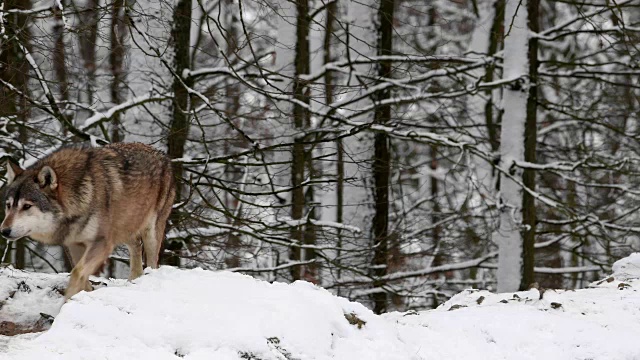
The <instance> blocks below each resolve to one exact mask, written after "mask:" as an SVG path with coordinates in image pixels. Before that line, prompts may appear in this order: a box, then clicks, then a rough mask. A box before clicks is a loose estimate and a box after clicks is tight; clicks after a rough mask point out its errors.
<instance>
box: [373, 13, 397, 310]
mask: <svg viewBox="0 0 640 360" xmlns="http://www.w3.org/2000/svg"><path fill="white" fill-rule="evenodd" d="M394 5H395V4H394V0H382V2H381V4H380V8H379V10H378V21H379V22H378V24H379V30H378V31H379V36H378V55H379V56H385V55H391V54H392V42H393V13H394ZM378 66H379V68H378V75H379V76H380V77H381V78H390V77H391V61H388V60H385V61H381V62H380V64H379V65H378ZM390 97H391V94H390V92H389V90H382V91H378V92H377V93H376V94H375V101H376V102H380V101H382V100H385V99H389V98H390ZM390 118H391V106H390V105H389V104H386V105H378V106H377V107H376V110H375V113H374V123H376V124H385V123H388V122H389V120H390ZM373 146H374V159H373V182H374V202H375V205H374V207H375V213H374V215H373V240H374V253H373V260H372V267H373V271H372V275H373V276H374V278H375V279H376V280H374V283H373V286H374V287H375V288H378V289H379V288H380V287H382V286H383V285H384V284H385V282H384V280H382V279H381V278H382V277H384V276H385V275H386V274H387V265H388V264H387V262H388V257H389V254H388V249H389V229H388V227H389V208H390V206H389V176H390V173H391V154H390V150H389V136H388V135H387V134H386V133H384V132H379V133H376V134H375V137H374V145H373ZM372 300H373V302H374V308H373V311H374V312H375V313H377V314H380V313H383V312H385V311H386V310H387V294H386V293H385V292H383V291H377V292H375V293H374V294H373V295H372Z"/></svg>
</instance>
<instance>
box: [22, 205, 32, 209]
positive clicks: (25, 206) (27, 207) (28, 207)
mask: <svg viewBox="0 0 640 360" xmlns="http://www.w3.org/2000/svg"><path fill="white" fill-rule="evenodd" d="M29 209H31V204H24V205H23V206H22V210H29Z"/></svg>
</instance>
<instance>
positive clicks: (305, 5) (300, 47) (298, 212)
mask: <svg viewBox="0 0 640 360" xmlns="http://www.w3.org/2000/svg"><path fill="white" fill-rule="evenodd" d="M296 11H297V17H296V54H295V75H294V80H293V97H294V98H295V99H296V100H298V101H300V102H303V103H305V104H309V93H308V88H307V86H306V84H305V83H303V82H302V81H301V79H300V76H301V75H303V74H308V73H309V61H310V59H309V29H310V28H309V27H310V24H309V1H308V0H296ZM309 121H310V118H309V111H308V108H307V107H305V106H302V105H300V104H299V103H297V102H296V103H295V104H294V105H293V126H294V127H295V129H296V130H298V131H299V132H302V131H304V129H305V127H306V126H307V125H308V124H309ZM307 155H308V154H307V151H306V149H305V146H304V140H303V136H302V135H301V134H296V136H295V139H294V141H293V149H292V161H291V185H292V187H293V191H292V193H291V218H292V219H294V220H301V219H302V218H303V217H304V210H305V203H306V199H305V192H304V187H303V186H302V183H303V181H304V178H305V167H306V166H307V159H306V157H307ZM309 155H310V154H309ZM291 237H292V240H293V241H295V242H296V243H298V244H306V243H307V242H308V240H311V239H309V234H308V233H307V231H305V226H303V225H299V226H296V227H295V228H294V229H293V230H292V233H291ZM314 257H315V254H314V253H313V251H312V250H310V249H301V248H294V249H292V251H291V260H292V261H300V260H307V259H312V258H314ZM305 271H306V268H305V267H304V266H296V267H293V268H292V270H291V277H292V279H293V280H299V279H303V278H305V277H306V276H308V275H307V274H305ZM309 275H313V274H309Z"/></svg>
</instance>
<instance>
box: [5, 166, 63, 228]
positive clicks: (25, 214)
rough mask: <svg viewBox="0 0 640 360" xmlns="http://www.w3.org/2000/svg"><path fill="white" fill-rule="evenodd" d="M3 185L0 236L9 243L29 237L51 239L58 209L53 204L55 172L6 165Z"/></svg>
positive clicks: (54, 202) (47, 167)
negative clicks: (2, 217) (2, 218)
mask: <svg viewBox="0 0 640 360" xmlns="http://www.w3.org/2000/svg"><path fill="white" fill-rule="evenodd" d="M6 179H7V183H6V185H5V187H6V190H5V192H4V194H3V195H4V196H3V203H2V205H3V206H4V207H5V218H4V220H3V221H2V225H0V233H1V234H2V236H4V237H5V238H7V239H9V240H18V239H20V238H22V237H24V236H31V237H32V238H34V239H37V240H40V239H42V240H44V239H48V238H51V236H52V235H53V233H54V232H55V230H56V228H57V226H56V224H57V220H58V216H57V214H59V213H60V211H61V209H60V205H59V204H58V202H57V201H56V200H55V197H56V192H57V191H56V190H57V188H58V177H57V175H56V172H55V171H54V170H53V169H52V168H51V167H49V166H46V165H45V166H36V167H35V168H33V169H27V170H23V169H21V168H20V166H18V165H16V164H14V163H13V162H11V161H7V175H6Z"/></svg>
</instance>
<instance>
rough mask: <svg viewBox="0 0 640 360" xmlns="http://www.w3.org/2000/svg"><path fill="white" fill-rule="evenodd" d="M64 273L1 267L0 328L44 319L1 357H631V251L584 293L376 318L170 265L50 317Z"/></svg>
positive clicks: (308, 288) (463, 300) (311, 296)
mask: <svg viewBox="0 0 640 360" xmlns="http://www.w3.org/2000/svg"><path fill="white" fill-rule="evenodd" d="M66 276H67V275H66V274H64V275H43V274H32V273H26V272H22V271H17V270H13V269H3V270H1V271H0V301H1V302H0V330H2V331H3V332H5V333H10V332H13V333H20V332H23V331H26V330H25V329H28V328H31V329H36V330H38V329H39V328H40V329H44V328H46V327H48V325H49V324H50V322H51V320H52V319H51V318H50V317H49V316H48V315H53V316H55V321H54V322H53V325H52V326H51V328H50V329H49V330H48V331H46V332H42V333H39V334H25V335H18V336H12V337H9V336H0V359H3V360H4V359H12V360H13V359H15V360H19V359H52V360H53V359H92V360H93V359H153V360H160V359H172V360H179V359H189V360H196V359H224V360H227V359H228V360H246V359H253V360H271V359H273V360H276V359H285V360H291V359H300V360H303V359H345V360H347V359H348V360H353V359H385V360H392V359H545V360H546V359H640V341H638V334H640V292H638V288H640V254H634V255H632V256H631V257H628V258H625V259H623V260H620V261H618V262H617V263H616V265H615V266H614V274H613V275H612V276H611V277H609V278H607V279H604V280H603V281H601V282H597V283H594V284H592V286H591V288H589V289H584V290H577V291H559V290H546V291H544V290H543V291H542V294H541V291H539V290H537V289H533V290H530V291H527V292H518V293H515V294H513V293H512V294H493V293H489V292H486V291H471V290H469V291H465V292H463V293H461V294H458V295H456V296H455V297H454V298H452V299H451V300H450V301H448V302H447V303H446V304H443V305H442V306H441V307H440V308H438V309H436V310H433V311H424V312H411V313H402V314H401V313H391V314H386V315H384V316H377V315H374V314H373V313H372V312H371V311H369V310H368V309H367V308H365V307H364V306H362V305H360V304H357V303H353V302H349V301H348V300H346V299H342V298H339V297H336V296H333V295H331V294H330V293H329V292H327V291H325V290H323V289H321V288H318V287H315V286H313V285H311V284H309V283H305V282H297V283H294V284H291V285H287V284H281V283H274V284H269V283H267V282H263V281H258V280H255V279H253V278H251V277H249V276H244V275H240V274H235V273H229V272H210V271H204V270H199V269H196V270H178V269H174V268H170V267H163V268H161V269H159V270H155V271H148V272H147V273H146V275H145V276H143V277H142V278H140V279H138V280H136V281H135V282H134V284H130V283H127V282H126V281H123V280H115V281H105V282H104V284H101V283H96V284H95V285H96V287H98V288H99V289H98V290H96V291H93V292H90V293H84V292H83V293H80V294H78V295H77V296H75V297H74V298H73V299H72V300H71V301H70V302H68V303H67V304H65V305H64V306H63V307H62V309H61V311H60V312H59V313H57V312H58V308H59V306H60V305H61V304H62V301H61V299H62V298H61V295H60V291H59V290H58V289H61V288H62V287H63V286H64V285H65V283H66V280H67V277H66ZM41 313H42V314H41ZM8 330H12V331H8Z"/></svg>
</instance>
